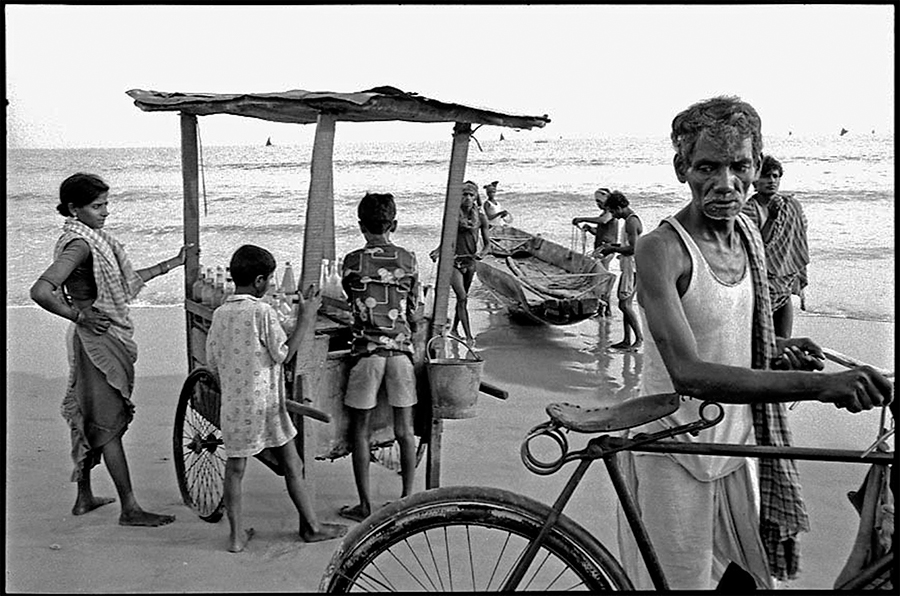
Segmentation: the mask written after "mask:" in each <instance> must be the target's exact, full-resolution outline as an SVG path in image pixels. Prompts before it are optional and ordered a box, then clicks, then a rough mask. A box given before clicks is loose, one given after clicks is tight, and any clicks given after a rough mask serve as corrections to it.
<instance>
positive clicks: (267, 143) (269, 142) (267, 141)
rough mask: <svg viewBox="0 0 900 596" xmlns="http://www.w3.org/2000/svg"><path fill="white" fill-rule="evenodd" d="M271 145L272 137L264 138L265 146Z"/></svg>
mask: <svg viewBox="0 0 900 596" xmlns="http://www.w3.org/2000/svg"><path fill="white" fill-rule="evenodd" d="M271 146H272V137H269V138H268V139H266V147H271Z"/></svg>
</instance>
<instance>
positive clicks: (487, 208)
mask: <svg viewBox="0 0 900 596" xmlns="http://www.w3.org/2000/svg"><path fill="white" fill-rule="evenodd" d="M498 184H500V182H499V181H497V180H494V181H493V182H491V183H490V184H485V185H484V194H485V195H487V198H485V200H484V203H483V204H482V208H483V209H484V214H485V216H487V220H488V226H490V227H491V228H493V227H494V226H508V225H512V222H513V217H512V214H511V213H510V212H509V211H507V210H506V209H504V208H503V207H501V206H500V203H499V202H498V201H497V185H498Z"/></svg>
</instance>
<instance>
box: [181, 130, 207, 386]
mask: <svg viewBox="0 0 900 596" xmlns="http://www.w3.org/2000/svg"><path fill="white" fill-rule="evenodd" d="M198 154H199V150H198V142H197V117H196V116H193V115H191V114H184V113H182V114H181V179H182V188H183V192H184V201H183V203H184V204H183V208H182V209H183V217H184V243H185V244H191V243H193V244H195V245H196V246H197V250H191V251H188V252H187V254H186V255H185V263H184V298H185V302H190V301H191V300H192V297H191V290H192V288H193V286H194V282H195V281H197V277H198V275H199V271H200V250H199V249H200V182H199V180H200V168H199V163H200V161H199V159H198ZM185 337H187V362H188V369H191V362H193V358H192V356H193V353H192V345H191V323H190V320H189V318H188V316H187V313H186V312H185ZM204 348H205V346H204Z"/></svg>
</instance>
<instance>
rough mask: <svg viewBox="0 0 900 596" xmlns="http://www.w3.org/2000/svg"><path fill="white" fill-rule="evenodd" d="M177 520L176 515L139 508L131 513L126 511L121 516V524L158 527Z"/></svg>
mask: <svg viewBox="0 0 900 596" xmlns="http://www.w3.org/2000/svg"><path fill="white" fill-rule="evenodd" d="M173 521H175V516H174V515H161V514H158V513H149V512H147V511H143V510H138V511H133V512H130V513H125V512H124V511H123V512H122V514H121V515H120V516H119V525H120V526H144V527H148V528H156V527H159V526H164V525H166V524H171V523H172V522H173Z"/></svg>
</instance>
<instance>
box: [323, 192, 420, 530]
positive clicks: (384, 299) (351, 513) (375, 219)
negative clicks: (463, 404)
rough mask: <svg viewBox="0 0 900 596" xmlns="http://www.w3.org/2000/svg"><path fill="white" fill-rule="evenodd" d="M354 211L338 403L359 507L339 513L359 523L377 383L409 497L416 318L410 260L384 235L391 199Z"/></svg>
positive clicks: (375, 197)
mask: <svg viewBox="0 0 900 596" xmlns="http://www.w3.org/2000/svg"><path fill="white" fill-rule="evenodd" d="M357 213H358V216H359V228H360V230H361V231H362V234H363V236H364V237H365V239H366V245H365V246H364V247H363V248H360V249H358V250H355V251H353V252H351V253H349V254H348V255H347V256H346V257H344V265H343V271H342V272H341V277H342V279H341V284H342V286H343V288H344V291H345V292H346V294H347V297H348V301H349V303H350V309H351V312H352V314H353V324H352V329H353V343H352V345H351V349H350V352H351V355H352V356H353V357H354V364H353V367H352V368H351V369H350V377H349V379H348V381H347V392H346V395H345V396H344V404H345V405H346V406H347V408H348V410H349V418H350V432H351V437H352V438H351V441H352V446H353V455H352V461H353V476H354V479H355V480H356V489H357V492H358V493H359V504H358V505H355V506H350V505H345V506H344V507H342V508H341V510H340V514H341V515H342V516H343V517H346V518H348V519H352V520H355V521H361V520H363V519H364V518H366V517H368V516H369V514H371V513H372V505H371V503H370V500H369V461H370V457H371V456H370V445H369V425H370V418H371V414H372V411H373V409H374V408H375V406H376V405H377V399H378V389H379V388H380V387H381V384H382V382H384V384H385V389H386V394H387V399H388V402H389V403H390V405H391V406H392V407H393V415H394V436H395V437H396V439H397V442H398V444H399V447H400V477H401V480H402V493H401V497H405V496H407V495H409V494H410V493H412V487H413V479H414V475H415V470H416V447H415V437H414V436H413V406H414V405H415V404H416V379H415V375H414V372H413V360H412V357H413V341H412V336H413V332H414V331H415V328H416V323H417V322H418V321H419V320H420V316H419V313H418V312H417V306H418V302H419V300H418V297H419V282H418V271H417V268H416V257H415V255H414V254H413V253H412V252H410V251H408V250H406V249H404V248H401V247H399V246H395V245H394V244H392V243H391V241H390V235H391V233H392V232H394V231H395V230H396V229H397V220H396V215H397V208H396V206H395V204H394V196H393V195H391V194H386V193H385V194H377V193H375V194H371V193H366V196H364V197H363V198H362V200H361V201H360V202H359V207H358V209H357Z"/></svg>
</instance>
